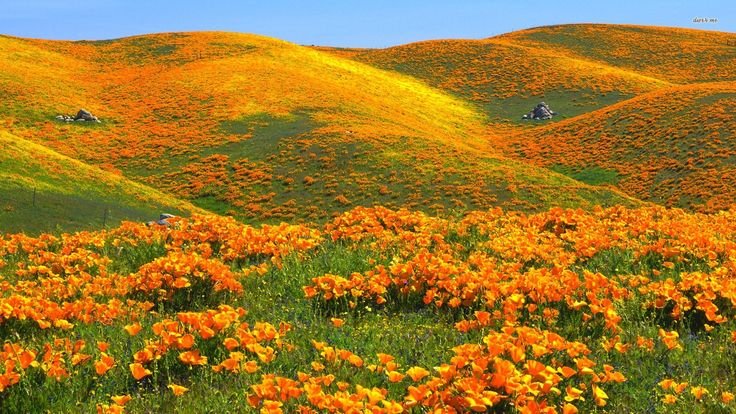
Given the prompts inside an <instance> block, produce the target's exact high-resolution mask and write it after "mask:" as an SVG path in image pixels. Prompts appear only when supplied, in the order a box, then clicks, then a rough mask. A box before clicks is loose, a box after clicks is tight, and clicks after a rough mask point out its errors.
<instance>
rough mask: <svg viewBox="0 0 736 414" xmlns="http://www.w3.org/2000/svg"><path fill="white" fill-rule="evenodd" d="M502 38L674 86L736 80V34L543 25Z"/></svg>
mask: <svg viewBox="0 0 736 414" xmlns="http://www.w3.org/2000/svg"><path fill="white" fill-rule="evenodd" d="M500 39H504V40H508V41H511V42H514V43H523V44H526V45H529V46H530V47H535V48H536V47H538V48H545V49H547V50H549V51H550V52H553V53H558V54H561V55H564V56H569V57H574V58H580V57H582V58H585V59H589V60H593V61H596V62H602V63H606V64H609V65H612V66H616V67H619V68H622V69H626V70H630V71H634V72H637V73H641V74H643V75H648V76H652V77H655V78H658V79H663V80H667V81H670V82H673V83H680V84H684V83H693V82H715V81H724V80H734V79H736V48H734V44H736V33H724V32H715V31H706V30H693V29H679V28H674V27H654V26H626V25H606V24H580V25H575V24H573V25H562V26H545V27H539V28H535V29H529V30H522V31H518V32H513V33H509V34H506V35H502V36H500Z"/></svg>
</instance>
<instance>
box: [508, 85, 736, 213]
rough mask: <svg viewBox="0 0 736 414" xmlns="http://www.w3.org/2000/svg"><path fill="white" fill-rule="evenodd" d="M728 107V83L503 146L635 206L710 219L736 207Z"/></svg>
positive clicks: (662, 95) (655, 96)
mask: <svg viewBox="0 0 736 414" xmlns="http://www.w3.org/2000/svg"><path fill="white" fill-rule="evenodd" d="M735 106H736V82H717V83H696V84H692V85H685V86H676V87H671V88H666V89H662V90H658V91H655V92H651V93H648V94H644V95H641V96H638V97H636V98H633V99H631V100H628V101H624V102H620V103H618V104H616V105H611V106H609V107H606V108H603V109H600V110H598V111H595V112H592V113H590V114H586V115H581V116H579V117H577V118H573V119H568V120H565V121H562V122H558V123H555V124H550V125H547V126H544V127H541V128H538V129H535V130H534V131H531V132H524V133H519V134H517V135H514V136H509V137H507V138H506V139H505V141H504V144H506V145H509V146H510V148H509V152H514V151H516V153H517V154H518V155H519V156H520V157H521V158H525V159H529V160H533V161H534V162H535V163H537V164H539V165H545V166H548V167H552V168H553V169H556V170H558V171H563V172H566V173H568V174H570V175H571V176H573V177H576V178H579V179H582V180H583V181H589V182H590V180H593V181H598V182H600V181H601V180H602V181H603V182H607V183H608V184H615V185H618V186H619V187H620V188H622V189H623V190H624V191H626V192H627V193H628V194H631V195H632V196H635V197H637V198H640V199H642V200H648V201H652V202H655V203H658V204H663V205H667V206H676V207H682V208H688V209H694V210H702V211H716V210H722V209H728V208H729V207H731V206H732V205H733V204H734V200H736V162H735V161H736V145H735V144H734V140H733V137H734V135H735V134H736V114H734V112H733V108H734V107H735ZM591 183H595V182H591Z"/></svg>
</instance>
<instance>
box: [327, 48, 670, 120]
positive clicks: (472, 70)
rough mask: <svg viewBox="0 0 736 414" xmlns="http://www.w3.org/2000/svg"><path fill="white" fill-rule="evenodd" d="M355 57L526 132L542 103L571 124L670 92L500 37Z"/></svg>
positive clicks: (658, 83) (644, 79)
mask: <svg viewBox="0 0 736 414" xmlns="http://www.w3.org/2000/svg"><path fill="white" fill-rule="evenodd" d="M334 53H341V52H340V51H339V50H337V51H335V52H334ZM352 58H353V59H355V60H358V61H361V62H365V63H368V64H371V65H374V66H377V67H380V68H384V69H388V70H395V71H399V72H402V73H406V74H409V75H411V76H414V77H416V78H418V79H422V80H423V81H425V82H427V83H428V84H430V85H432V86H435V87H437V88H440V89H443V90H447V91H448V92H451V93H453V94H455V95H457V96H460V97H462V98H465V99H467V100H470V101H472V102H474V103H476V104H477V105H478V106H479V107H480V108H482V110H483V112H484V113H485V114H486V115H487V117H488V120H489V121H490V122H493V123H502V124H503V123H511V124H515V125H521V124H522V122H521V121H520V118H521V115H522V114H524V113H526V112H528V111H529V110H530V109H531V108H532V107H533V106H534V104H536V103H537V102H538V101H539V100H547V101H551V102H554V103H555V105H554V107H553V109H554V110H555V111H557V112H559V113H560V115H561V117H560V118H557V119H561V118H562V119H564V118H566V117H572V116H575V115H579V114H581V113H585V112H588V111H590V110H593V109H597V108H601V107H603V106H606V105H608V104H611V103H615V102H617V101H620V100H622V99H626V98H631V97H633V96H636V95H638V94H640V93H645V92H650V91H652V90H655V89H657V88H660V87H663V86H667V85H669V83H668V82H666V81H663V80H659V79H656V78H652V77H648V76H643V75H641V74H638V73H636V72H633V71H627V70H622V69H621V68H618V67H616V66H612V65H610V64H607V63H603V62H595V61H591V60H588V59H583V58H579V57H578V58H571V57H567V56H562V55H560V54H559V53H555V52H554V51H550V50H548V49H547V48H546V47H544V46H543V45H538V46H535V47H532V46H530V45H528V44H527V43H526V42H514V41H511V40H509V39H501V38H491V39H482V40H433V41H426V42H419V43H413V44H408V45H404V46H397V47H393V48H388V49H380V50H369V51H365V52H363V53H354V54H352ZM526 125H528V124H526Z"/></svg>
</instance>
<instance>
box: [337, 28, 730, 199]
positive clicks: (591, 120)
mask: <svg viewBox="0 0 736 414" xmlns="http://www.w3.org/2000/svg"><path fill="white" fill-rule="evenodd" d="M734 44H736V35H735V34H732V33H720V32H711V31H698V30H685V29H674V28H661V27H643V26H622V25H591V24H586V25H562V26H547V27H540V28H534V29H528V30H522V31H518V32H513V33H508V34H504V35H501V36H497V37H493V38H489V39H481V40H437V41H427V42H419V43H414V44H409V45H404V46H397V47H393V48H388V49H370V50H362V51H361V50H351V49H348V50H340V49H324V48H323V49H324V50H325V51H327V52H331V53H336V54H339V55H342V56H346V57H350V58H352V59H355V60H358V61H362V62H366V63H369V64H372V65H375V66H377V67H381V68H385V69H390V70H396V71H399V72H402V73H407V74H410V75H412V76H415V77H417V78H418V79H422V80H423V81H424V82H426V83H427V84H430V85H433V86H435V87H438V88H440V89H443V90H446V91H448V92H450V93H452V94H454V95H455V96H458V97H462V98H464V99H466V100H468V101H470V102H473V103H475V104H476V106H477V107H478V108H480V109H481V110H482V111H484V112H485V113H487V116H488V129H489V131H490V132H489V134H490V135H491V138H490V140H491V142H492V146H493V147H494V148H495V149H497V150H501V152H503V153H504V154H505V155H506V156H508V157H510V158H515V159H517V160H520V161H531V162H533V163H535V164H537V165H539V166H545V167H548V168H552V169H554V170H556V171H559V172H563V173H565V174H567V175H569V176H570V177H572V178H575V179H578V180H581V181H584V182H587V183H589V184H597V185H609V186H616V187H618V188H620V189H622V190H623V191H624V192H626V193H627V194H629V195H630V196H632V197H636V198H639V199H641V200H647V201H652V202H655V203H660V204H663V205H667V206H676V207H683V208H688V209H694V210H699V211H701V210H702V211H715V210H719V209H724V208H728V207H729V206H730V205H731V204H732V203H733V201H732V200H733V199H734V197H733V195H734V194H733V191H734V190H733V188H734V182H733V179H732V178H731V177H732V174H733V157H732V155H731V153H732V151H733V149H732V141H733V136H734V132H735V131H734V126H733V125H734V117H733V115H732V114H731V112H732V111H731V110H730V109H729V108H732V107H733V105H734V103H735V102H734V95H733V80H734V78H735V77H736V66H735V65H736V48H734V47H733V45H734ZM540 100H545V101H546V102H547V103H548V104H550V106H551V107H552V108H553V109H554V110H556V111H558V112H559V113H560V116H558V117H555V118H554V119H553V120H552V121H550V122H546V123H545V122H528V121H522V120H520V119H519V117H520V115H521V114H523V113H525V112H526V111H528V110H529V109H530V108H532V107H533V106H534V105H535V104H536V103H537V102H539V101H540Z"/></svg>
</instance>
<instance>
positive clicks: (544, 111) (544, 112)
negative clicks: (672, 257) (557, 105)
mask: <svg viewBox="0 0 736 414" xmlns="http://www.w3.org/2000/svg"><path fill="white" fill-rule="evenodd" d="M555 115H557V112H555V111H553V110H552V109H550V107H549V105H547V104H546V103H544V102H540V103H538V104H537V106H535V107H534V109H532V110H531V111H529V113H528V114H524V115H523V116H522V117H521V119H536V120H544V119H552V117H553V116H555Z"/></svg>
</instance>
